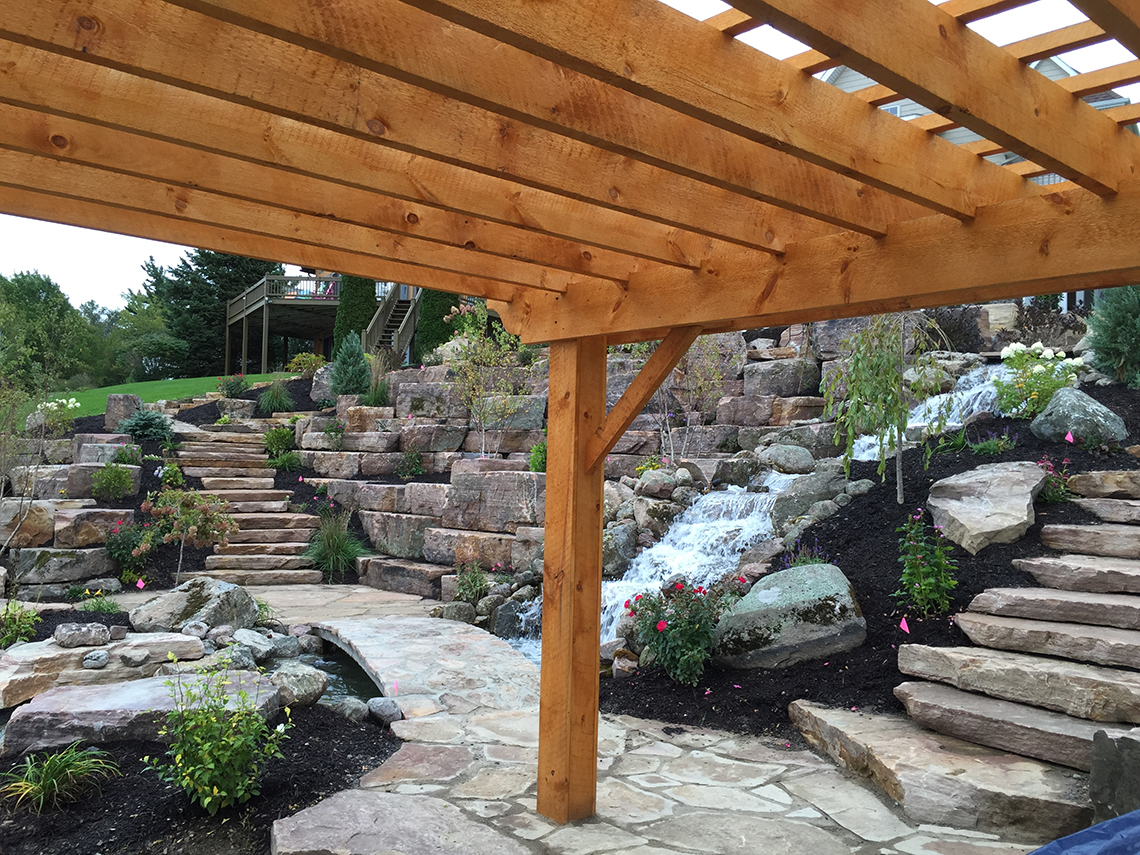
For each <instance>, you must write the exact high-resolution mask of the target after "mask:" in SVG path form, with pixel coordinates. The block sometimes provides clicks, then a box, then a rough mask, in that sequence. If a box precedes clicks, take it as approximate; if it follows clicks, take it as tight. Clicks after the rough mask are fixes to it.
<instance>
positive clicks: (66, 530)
mask: <svg viewBox="0 0 1140 855" xmlns="http://www.w3.org/2000/svg"><path fill="white" fill-rule="evenodd" d="M122 524H123V512H122V511H117V510H108V509H106V508H75V509H71V510H59V511H56V512H55V546H56V547H57V548H58V549H79V548H82V547H84V546H98V545H99V544H102V543H106V542H107V535H109V534H110V533H111V532H112V531H115V530H116V529H118V527H119V526H120V525H122Z"/></svg>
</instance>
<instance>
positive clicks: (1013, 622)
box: [954, 612, 1140, 669]
mask: <svg viewBox="0 0 1140 855" xmlns="http://www.w3.org/2000/svg"><path fill="white" fill-rule="evenodd" d="M954 621H955V623H957V624H958V627H959V629H961V630H962V631H963V632H964V633H966V635H967V636H968V637H969V639H970V641H972V642H974V644H977V645H979V646H981V647H996V648H997V649H999V650H1019V651H1021V652H1022V653H1040V654H1041V655H1043V656H1056V657H1059V658H1061V659H1072V660H1074V661H1076V662H1091V663H1094V664H1096V665H1110V666H1113V667H1121V668H1132V669H1136V668H1140V632H1137V631H1136V630H1132V629H1116V628H1114V627H1100V626H1085V625H1084V624H1079V623H1057V622H1054V621H1044V620H1025V619H1024V618H1010V617H998V616H996V615H977V614H970V613H968V612H966V613H963V614H959V615H956V616H955V618H954Z"/></svg>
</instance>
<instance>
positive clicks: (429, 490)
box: [404, 483, 451, 517]
mask: <svg viewBox="0 0 1140 855" xmlns="http://www.w3.org/2000/svg"><path fill="white" fill-rule="evenodd" d="M404 495H405V504H406V505H407V513H409V514H419V515H420V516H425V517H442V515H443V512H444V510H445V509H446V508H447V506H448V503H449V502H450V499H451V485H450V484H424V483H414V484H408V486H407V487H406V488H405V493H404Z"/></svg>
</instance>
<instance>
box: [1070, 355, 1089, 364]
mask: <svg viewBox="0 0 1140 855" xmlns="http://www.w3.org/2000/svg"><path fill="white" fill-rule="evenodd" d="M1069 364H1070V365H1084V364H1085V360H1084V357H1082V356H1076V357H1073V358H1072V359H1070V360H1069Z"/></svg>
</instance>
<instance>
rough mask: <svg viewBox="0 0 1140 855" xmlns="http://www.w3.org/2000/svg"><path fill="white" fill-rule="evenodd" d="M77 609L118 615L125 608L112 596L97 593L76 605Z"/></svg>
mask: <svg viewBox="0 0 1140 855" xmlns="http://www.w3.org/2000/svg"><path fill="white" fill-rule="evenodd" d="M75 610H76V611H79V612H98V613H100V614H106V615H117V614H118V613H119V612H121V611H122V610H123V607H122V606H120V605H119V604H118V603H116V602H115V601H114V600H112V599H111V598H110V597H104V596H103V595H102V594H96V595H95V596H93V597H89V598H87V599H86V600H84V601H83V602H81V603H79V604H78V605H76V607H75Z"/></svg>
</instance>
